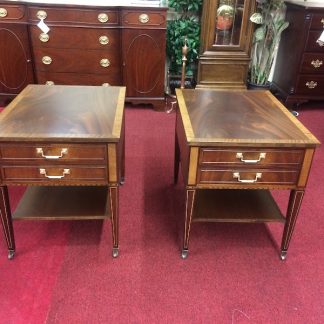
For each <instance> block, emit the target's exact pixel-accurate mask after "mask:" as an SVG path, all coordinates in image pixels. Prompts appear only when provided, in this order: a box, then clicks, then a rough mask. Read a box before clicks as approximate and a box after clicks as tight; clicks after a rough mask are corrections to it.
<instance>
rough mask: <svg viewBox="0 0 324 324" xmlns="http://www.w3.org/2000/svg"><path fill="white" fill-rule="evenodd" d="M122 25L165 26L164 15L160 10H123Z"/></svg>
mask: <svg viewBox="0 0 324 324" xmlns="http://www.w3.org/2000/svg"><path fill="white" fill-rule="evenodd" d="M122 25H123V26H128V27H131V26H136V27H138V26H143V28H146V27H147V28H150V27H154V28H156V27H165V26H166V15H165V13H164V12H162V11H146V10H138V11H137V10H136V11H127V10H125V11H123V13H122Z"/></svg>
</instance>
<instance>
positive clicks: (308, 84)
mask: <svg viewBox="0 0 324 324" xmlns="http://www.w3.org/2000/svg"><path fill="white" fill-rule="evenodd" d="M306 87H307V88H309V89H314V88H316V87H317V82H315V81H309V82H306Z"/></svg>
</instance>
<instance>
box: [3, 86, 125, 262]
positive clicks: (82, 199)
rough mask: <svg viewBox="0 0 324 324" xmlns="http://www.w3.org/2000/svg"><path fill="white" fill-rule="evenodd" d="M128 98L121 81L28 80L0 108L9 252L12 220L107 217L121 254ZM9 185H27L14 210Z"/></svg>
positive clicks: (11, 249) (12, 248) (12, 245)
mask: <svg viewBox="0 0 324 324" xmlns="http://www.w3.org/2000/svg"><path fill="white" fill-rule="evenodd" d="M124 101H125V88H124V87H90V86H88V87H87V86H46V85H29V86H28V87H26V88H25V89H24V90H23V91H22V92H21V93H20V94H19V95H18V96H17V97H16V98H15V100H14V101H13V102H12V103H11V104H10V105H9V106H8V107H7V108H6V109H5V110H4V111H3V112H2V113H1V114H0V153H1V157H0V167H1V179H0V180H1V183H0V195H1V196H0V198H1V199H0V212H1V222H2V226H3V230H4V234H5V239H6V242H7V246H8V251H9V254H8V258H9V259H11V258H13V256H14V253H15V239H14V230H13V224H12V219H46V220H83V219H106V218H110V219H111V224H112V239H113V256H114V257H117V256H118V196H119V184H120V183H121V182H122V181H123V179H124V175H125V163H124V161H125V154H124V153H125V146H124V137H125V134H124ZM11 185H26V186H27V189H26V191H25V194H24V196H23V197H22V199H21V200H20V202H19V205H18V207H17V208H16V210H15V212H14V213H11V209H10V205H9V196H8V189H7V186H11Z"/></svg>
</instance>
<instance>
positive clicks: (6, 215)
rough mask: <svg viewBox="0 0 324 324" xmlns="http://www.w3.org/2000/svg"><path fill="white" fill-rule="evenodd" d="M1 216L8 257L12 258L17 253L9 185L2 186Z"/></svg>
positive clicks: (0, 189)
mask: <svg viewBox="0 0 324 324" xmlns="http://www.w3.org/2000/svg"><path fill="white" fill-rule="evenodd" d="M0 194H1V197H0V200H1V202H0V216H1V223H2V227H3V231H4V236H5V239H6V242H7V246H8V259H12V258H13V257H14V255H15V249H16V246H15V237H14V231H13V226H12V217H11V210H10V204H9V195H8V188H7V186H1V187H0Z"/></svg>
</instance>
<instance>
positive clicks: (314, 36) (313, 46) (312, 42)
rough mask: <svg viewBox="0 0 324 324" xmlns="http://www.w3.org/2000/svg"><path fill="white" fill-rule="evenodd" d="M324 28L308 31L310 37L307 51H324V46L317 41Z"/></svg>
mask: <svg viewBox="0 0 324 324" xmlns="http://www.w3.org/2000/svg"><path fill="white" fill-rule="evenodd" d="M321 33H322V30H318V31H310V32H309V33H308V39H307V43H306V47H305V50H306V51H307V52H321V53H324V46H320V45H319V44H318V43H317V42H316V41H317V40H318V39H319V37H320V36H321Z"/></svg>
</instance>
